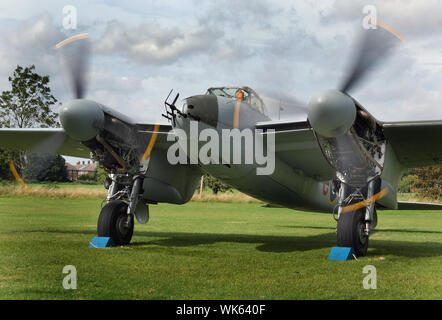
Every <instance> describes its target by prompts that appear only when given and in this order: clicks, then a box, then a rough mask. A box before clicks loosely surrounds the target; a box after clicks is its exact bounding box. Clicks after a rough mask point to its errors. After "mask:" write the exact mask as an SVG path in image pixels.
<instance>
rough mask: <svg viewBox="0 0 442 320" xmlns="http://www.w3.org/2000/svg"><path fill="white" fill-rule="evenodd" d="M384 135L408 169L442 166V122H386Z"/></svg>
mask: <svg viewBox="0 0 442 320" xmlns="http://www.w3.org/2000/svg"><path fill="white" fill-rule="evenodd" d="M381 125H382V128H383V131H384V135H385V137H386V138H387V139H388V141H389V143H390V144H391V146H392V148H393V150H394V151H395V153H396V155H397V158H398V160H399V162H401V163H402V164H403V165H404V166H405V167H407V168H415V167H423V166H429V165H436V164H442V121H417V122H392V123H388V122H384V123H382V124H381Z"/></svg>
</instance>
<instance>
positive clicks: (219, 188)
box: [204, 174, 232, 194]
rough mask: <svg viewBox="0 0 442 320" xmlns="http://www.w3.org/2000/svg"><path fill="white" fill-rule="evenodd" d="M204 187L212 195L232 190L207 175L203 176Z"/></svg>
mask: <svg viewBox="0 0 442 320" xmlns="http://www.w3.org/2000/svg"><path fill="white" fill-rule="evenodd" d="M204 185H205V186H207V187H209V188H210V189H211V190H212V192H213V194H218V192H226V191H229V190H231V189H232V187H230V186H229V185H227V184H225V183H223V182H222V181H221V180H219V179H217V178H215V177H213V176H211V175H208V174H206V175H204Z"/></svg>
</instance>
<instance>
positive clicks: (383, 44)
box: [339, 24, 402, 93]
mask: <svg viewBox="0 0 442 320" xmlns="http://www.w3.org/2000/svg"><path fill="white" fill-rule="evenodd" d="M401 40H402V36H401V35H400V34H399V33H397V32H396V31H394V30H393V29H392V28H390V27H388V26H386V25H383V24H381V25H379V26H378V28H377V29H368V30H364V32H363V33H362V35H361V36H360V40H359V43H358V45H357V47H356V50H355V53H354V56H353V58H352V61H351V63H350V65H349V68H348V69H347V72H346V75H345V76H344V79H343V81H342V82H341V85H340V86H339V91H341V92H344V93H347V92H349V91H351V90H352V89H354V88H356V86H357V85H359V84H360V83H361V82H362V81H363V80H364V79H365V78H366V76H367V74H368V73H369V72H370V71H372V70H373V69H374V68H375V67H376V66H377V65H378V64H380V63H381V62H383V61H385V59H386V58H387V57H388V56H389V55H390V53H391V52H392V50H393V49H394V48H395V47H396V46H397V45H398V43H400V41H401Z"/></svg>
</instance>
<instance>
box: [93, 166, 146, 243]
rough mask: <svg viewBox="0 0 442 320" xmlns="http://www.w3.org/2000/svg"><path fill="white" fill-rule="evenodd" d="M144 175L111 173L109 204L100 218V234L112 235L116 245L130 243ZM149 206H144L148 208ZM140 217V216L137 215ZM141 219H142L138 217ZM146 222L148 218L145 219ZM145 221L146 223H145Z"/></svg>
mask: <svg viewBox="0 0 442 320" xmlns="http://www.w3.org/2000/svg"><path fill="white" fill-rule="evenodd" d="M143 181H144V175H141V174H137V175H134V176H130V175H126V174H111V175H109V179H108V181H107V185H108V190H109V191H108V196H107V198H106V201H107V204H106V205H105V206H104V207H103V209H102V210H101V213H100V217H99V218H98V225H97V230H98V236H99V237H111V238H112V239H113V240H114V242H115V244H116V245H119V246H124V245H128V244H129V243H130V241H131V239H132V234H133V231H134V221H135V219H134V216H135V214H136V210H137V205H139V206H141V205H142V206H144V204H142V203H139V199H140V194H141V193H142V186H143ZM146 207H147V206H144V208H145V209H146ZM138 210H139V211H138V212H140V211H142V210H140V209H138ZM137 217H138V216H137ZM138 220H139V221H140V219H138ZM144 220H145V222H147V220H148V213H147V219H146V218H145V219H144ZM145 222H144V223H145Z"/></svg>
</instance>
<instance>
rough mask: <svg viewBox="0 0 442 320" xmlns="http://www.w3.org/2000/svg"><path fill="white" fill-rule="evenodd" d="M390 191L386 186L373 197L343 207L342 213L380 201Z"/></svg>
mask: <svg viewBox="0 0 442 320" xmlns="http://www.w3.org/2000/svg"><path fill="white" fill-rule="evenodd" d="M387 193H388V189H387V188H385V189H384V190H382V191H381V192H378V193H376V194H375V195H374V196H373V197H371V198H368V199H365V200H364V201H361V202H358V203H355V204H352V205H349V206H346V207H343V208H342V211H341V213H346V212H351V211H356V210H358V209H361V208H364V207H367V206H368V205H370V204H372V203H373V202H376V201H378V200H379V199H380V198H383V197H385V196H386V195H387Z"/></svg>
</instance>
